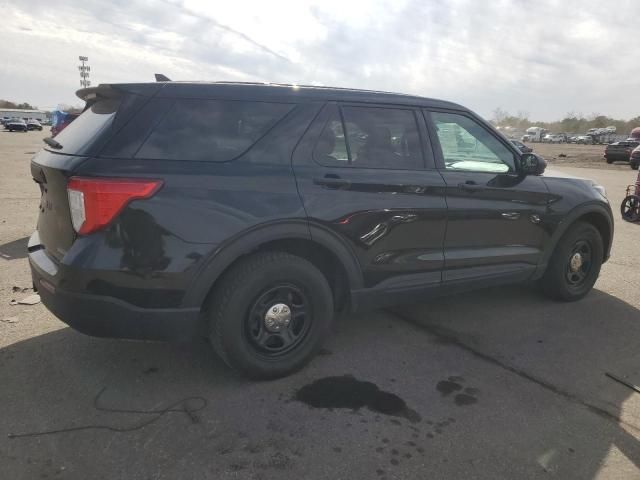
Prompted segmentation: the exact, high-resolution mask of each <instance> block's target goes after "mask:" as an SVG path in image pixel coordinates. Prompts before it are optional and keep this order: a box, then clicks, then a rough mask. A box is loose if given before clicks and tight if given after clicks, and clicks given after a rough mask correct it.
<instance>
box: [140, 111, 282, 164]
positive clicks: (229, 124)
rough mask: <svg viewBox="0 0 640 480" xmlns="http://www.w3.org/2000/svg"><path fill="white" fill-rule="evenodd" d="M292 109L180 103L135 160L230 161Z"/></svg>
mask: <svg viewBox="0 0 640 480" xmlns="http://www.w3.org/2000/svg"><path fill="white" fill-rule="evenodd" d="M292 108H293V106H292V105H290V104H283V103H265V102H243V101H231V100H178V101H176V102H175V104H174V105H173V107H172V108H171V109H170V110H169V112H167V114H166V115H165V117H164V119H163V120H162V121H161V122H160V124H159V125H158V126H157V127H156V128H155V129H154V130H153V133H152V134H151V135H150V136H149V138H148V139H147V140H146V141H145V143H144V144H143V145H142V147H141V148H140V150H139V151H138V153H137V154H136V157H138V158H155V159H162V160H207V161H214V162H224V161H227V160H231V159H233V158H235V157H237V156H238V155H240V154H242V153H244V152H245V151H246V150H247V149H249V147H251V146H252V145H253V144H254V143H255V142H256V141H257V140H258V139H260V137H262V136H263V135H264V134H265V133H266V132H267V131H268V130H269V129H270V128H271V127H273V126H274V125H275V124H276V122H278V120H280V119H281V118H282V117H284V115H286V114H287V113H288V112H289V111H290V110H291V109H292Z"/></svg>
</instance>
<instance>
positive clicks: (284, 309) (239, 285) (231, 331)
mask: <svg viewBox="0 0 640 480" xmlns="http://www.w3.org/2000/svg"><path fill="white" fill-rule="evenodd" d="M208 310H209V320H210V330H209V335H210V339H211V342H212V344H213V347H214V349H215V350H216V352H217V353H218V355H219V356H220V357H221V358H222V359H223V360H224V361H225V362H226V363H227V364H228V365H229V366H231V367H232V368H234V369H236V370H239V371H240V372H242V373H244V374H245V375H247V376H249V377H251V378H256V379H270V378H277V377H282V376H284V375H287V374H289V373H292V372H294V371H296V370H298V369H299V368H301V367H302V366H304V365H305V364H306V363H307V362H308V361H309V360H310V359H311V358H312V357H313V355H314V354H315V353H316V351H317V349H318V348H319V347H320V345H321V343H322V341H323V340H324V338H325V337H326V335H327V333H328V332H329V327H330V324H331V320H332V317H333V294H332V291H331V288H330V287H329V284H328V282H327V279H326V278H325V276H324V275H323V274H322V272H320V271H319V270H318V269H317V268H316V267H315V266H314V265H313V264H312V263H310V262H309V261H307V260H305V259H303V258H300V257H296V256H294V255H291V254H288V253H284V252H264V253H257V254H254V255H251V256H249V257H247V258H246V259H244V260H241V261H240V263H238V264H237V265H235V266H234V267H232V270H231V271H230V272H228V273H227V274H225V276H224V277H223V278H222V279H221V283H220V285H219V286H217V287H216V289H215V293H214V295H213V296H212V299H211V303H210V305H209V309H208Z"/></svg>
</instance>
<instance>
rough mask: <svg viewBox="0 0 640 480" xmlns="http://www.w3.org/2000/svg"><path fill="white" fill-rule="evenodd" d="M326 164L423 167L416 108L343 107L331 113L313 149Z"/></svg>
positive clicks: (372, 166)
mask: <svg viewBox="0 0 640 480" xmlns="http://www.w3.org/2000/svg"><path fill="white" fill-rule="evenodd" d="M313 155H314V159H315V160H316V161H317V162H318V163H320V164H322V165H327V166H351V167H361V168H388V169H420V168H423V166H424V163H423V162H424V161H423V157H422V146H421V143H420V135H419V134H418V125H417V123H416V117H415V114H414V112H413V110H405V109H400V108H378V107H353V106H346V107H342V115H340V112H339V111H338V109H335V110H334V111H332V112H331V114H330V116H329V119H328V120H327V123H326V124H325V127H324V130H323V131H322V133H321V135H320V138H319V139H318V143H317V144H316V147H315V150H314V154H313Z"/></svg>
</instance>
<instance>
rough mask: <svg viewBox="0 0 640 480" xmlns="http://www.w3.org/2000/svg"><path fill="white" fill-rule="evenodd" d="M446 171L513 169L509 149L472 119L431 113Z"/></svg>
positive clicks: (504, 171)
mask: <svg viewBox="0 0 640 480" xmlns="http://www.w3.org/2000/svg"><path fill="white" fill-rule="evenodd" d="M431 119H432V121H433V123H434V125H435V128H436V132H437V134H438V141H439V142H440V148H441V149H442V157H443V159H444V166H445V169H446V170H453V171H456V170H458V171H472V172H487V173H508V172H513V171H515V165H514V157H513V153H512V152H511V150H509V149H508V148H507V147H506V146H505V145H503V144H502V142H500V141H499V140H498V139H497V138H496V137H495V136H493V135H492V134H491V132H489V131H488V130H487V129H486V128H485V127H483V126H482V125H480V124H479V123H478V122H476V121H475V120H472V119H471V118H469V117H467V116H465V115H459V114H456V113H444V112H431Z"/></svg>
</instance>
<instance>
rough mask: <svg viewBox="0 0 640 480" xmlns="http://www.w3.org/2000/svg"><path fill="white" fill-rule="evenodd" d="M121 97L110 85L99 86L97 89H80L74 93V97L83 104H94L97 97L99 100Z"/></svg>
mask: <svg viewBox="0 0 640 480" xmlns="http://www.w3.org/2000/svg"><path fill="white" fill-rule="evenodd" d="M120 95H122V93H121V92H119V91H118V90H116V89H115V88H113V87H111V85H108V84H107V85H105V84H101V85H98V86H97V87H88V88H81V89H80V90H78V91H77V92H76V96H77V97H78V98H79V99H80V100H84V101H85V102H87V103H89V102H94V101H95V100H96V99H97V98H98V97H100V98H118V97H119V96H120Z"/></svg>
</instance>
